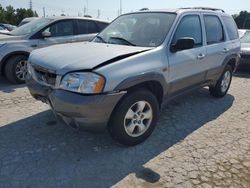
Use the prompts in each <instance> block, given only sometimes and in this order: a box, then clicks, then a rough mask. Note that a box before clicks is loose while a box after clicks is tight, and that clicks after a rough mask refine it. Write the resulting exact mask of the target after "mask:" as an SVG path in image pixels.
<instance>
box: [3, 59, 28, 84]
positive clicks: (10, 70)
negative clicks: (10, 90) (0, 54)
mask: <svg viewBox="0 0 250 188" xmlns="http://www.w3.org/2000/svg"><path fill="white" fill-rule="evenodd" d="M27 59H28V57H27V56H24V55H18V56H13V57H11V58H10V59H8V60H7V62H6V66H5V76H6V78H7V79H8V80H9V81H10V82H12V83H13V84H23V83H25V76H26V73H27Z"/></svg>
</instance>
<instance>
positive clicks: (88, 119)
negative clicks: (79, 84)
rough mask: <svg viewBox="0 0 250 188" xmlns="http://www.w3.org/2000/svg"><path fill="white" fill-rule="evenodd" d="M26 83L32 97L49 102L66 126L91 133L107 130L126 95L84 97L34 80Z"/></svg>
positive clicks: (28, 80) (113, 94) (30, 79)
mask: <svg viewBox="0 0 250 188" xmlns="http://www.w3.org/2000/svg"><path fill="white" fill-rule="evenodd" d="M26 83H27V86H28V89H29V91H30V93H31V95H32V96H33V97H34V98H35V99H37V100H41V101H43V102H46V101H47V102H48V103H49V104H50V106H51V108H52V110H53V111H54V112H55V113H56V114H57V115H58V116H59V117H61V118H62V119H63V120H64V122H65V123H66V124H68V125H70V126H72V127H74V128H80V129H84V130H90V131H102V130H105V128H106V126H107V123H108V121H109V118H110V116H111V114H112V111H113V109H114V108H115V106H116V104H117V103H118V101H119V100H120V99H121V98H122V96H124V95H125V93H126V92H120V93H112V94H101V95H82V94H77V93H72V92H69V91H65V90H60V89H52V88H50V87H48V86H43V85H41V84H39V83H37V82H36V81H35V80H33V79H32V78H29V79H27V80H26Z"/></svg>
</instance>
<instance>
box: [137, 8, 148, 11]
mask: <svg viewBox="0 0 250 188" xmlns="http://www.w3.org/2000/svg"><path fill="white" fill-rule="evenodd" d="M147 10H149V8H141V9H140V10H139V11H147Z"/></svg>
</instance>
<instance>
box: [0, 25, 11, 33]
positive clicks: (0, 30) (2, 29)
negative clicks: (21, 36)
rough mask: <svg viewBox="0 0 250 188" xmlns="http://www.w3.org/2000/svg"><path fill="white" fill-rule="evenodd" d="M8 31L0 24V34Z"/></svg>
mask: <svg viewBox="0 0 250 188" xmlns="http://www.w3.org/2000/svg"><path fill="white" fill-rule="evenodd" d="M6 33H9V30H7V29H5V28H4V27H2V26H0V34H6Z"/></svg>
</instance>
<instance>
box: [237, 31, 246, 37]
mask: <svg viewBox="0 0 250 188" xmlns="http://www.w3.org/2000/svg"><path fill="white" fill-rule="evenodd" d="M238 31H239V36H240V38H242V37H243V36H244V35H245V33H246V32H247V29H239V30H238Z"/></svg>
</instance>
